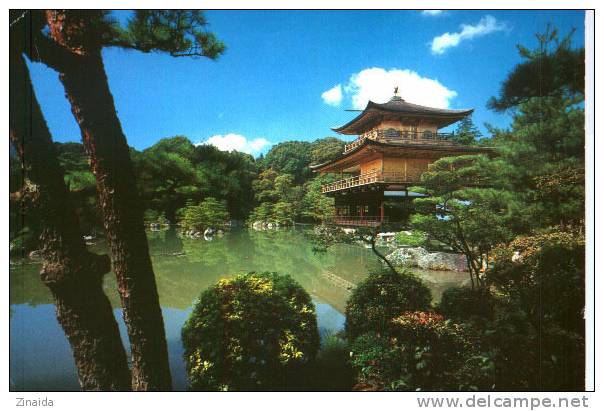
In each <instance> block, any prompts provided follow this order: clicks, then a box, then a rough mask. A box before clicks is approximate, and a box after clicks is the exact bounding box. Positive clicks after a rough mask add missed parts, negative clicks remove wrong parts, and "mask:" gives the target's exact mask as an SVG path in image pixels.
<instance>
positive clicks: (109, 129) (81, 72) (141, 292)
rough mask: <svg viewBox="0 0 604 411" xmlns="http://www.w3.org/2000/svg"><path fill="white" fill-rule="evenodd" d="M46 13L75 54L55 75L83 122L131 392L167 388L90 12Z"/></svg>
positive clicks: (121, 145) (156, 316)
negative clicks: (123, 329)
mask: <svg viewBox="0 0 604 411" xmlns="http://www.w3.org/2000/svg"><path fill="white" fill-rule="evenodd" d="M70 13H72V12H71V11H67V12H62V11H47V14H46V16H47V21H48V25H49V28H50V36H51V37H52V39H53V40H54V41H55V42H56V43H58V44H59V45H60V46H62V47H64V48H66V49H69V50H70V51H72V52H73V53H74V54H78V55H80V56H81V57H80V58H79V63H78V64H75V65H73V66H69V67H67V68H65V69H64V70H62V72H61V73H60V80H61V82H62V83H63V86H64V88H65V93H66V95H67V98H68V100H69V102H70V103H71V110H72V113H73V115H74V117H75V119H76V121H77V122H78V124H79V126H80V130H81V133H82V139H83V142H84V146H85V148H86V151H87V153H88V155H89V156H90V160H91V167H92V171H93V173H94V175H95V178H96V182H97V190H98V193H99V203H100V206H101V210H102V213H103V219H104V225H105V231H106V234H107V239H108V242H109V246H110V248H111V253H112V262H113V270H114V272H115V274H116V277H117V282H118V287H119V292H120V296H121V302H122V306H123V308H124V320H125V323H126V326H127V329H128V336H129V338H130V347H131V352H132V379H133V381H132V386H133V389H134V390H140V391H147V390H170V389H171V386H172V383H171V376H170V368H169V364H168V349H167V344H166V336H165V331H164V322H163V318H162V312H161V307H160V304H159V295H158V293H157V286H156V283H155V276H154V273H153V268H152V266H151V258H150V256H149V249H148V245H147V237H146V235H145V230H144V224H143V214H142V210H141V208H140V204H141V203H140V200H139V196H138V193H137V190H136V184H135V178H134V172H133V169H132V163H131V161H130V153H129V147H128V144H127V143H126V138H125V136H124V133H123V132H122V128H121V124H120V122H119V119H118V117H117V114H116V111H115V105H114V102H113V96H112V95H111V92H110V90H109V84H108V82H107V76H106V74H105V68H104V66H103V61H102V57H101V49H100V46H98V45H97V44H95V42H98V41H100V39H99V37H98V36H97V35H96V34H95V33H94V29H93V28H92V24H91V14H92V12H89V13H78V12H73V13H74V14H73V15H71V14H70Z"/></svg>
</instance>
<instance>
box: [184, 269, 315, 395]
mask: <svg viewBox="0 0 604 411" xmlns="http://www.w3.org/2000/svg"><path fill="white" fill-rule="evenodd" d="M182 340H183V345H184V348H185V353H184V357H185V362H186V366H187V372H188V375H189V379H190V384H191V385H190V388H191V389H192V390H202V391H206V390H225V391H226V390H229V391H231V390H243V391H251V390H282V389H287V388H292V387H291V386H290V387H288V384H291V382H292V378H291V377H292V376H295V374H297V373H298V371H300V369H302V368H304V367H305V366H306V364H308V363H309V362H310V361H312V360H313V359H314V357H315V356H316V354H317V351H318V349H319V344H320V341H319V332H318V328H317V319H316V314H315V309H314V305H313V303H312V300H311V298H310V296H309V295H308V293H307V292H306V291H304V289H303V288H302V287H300V285H298V283H296V282H295V281H294V280H293V279H292V278H291V277H289V276H280V275H278V274H276V273H268V272H265V273H249V274H243V275H238V276H236V277H234V278H232V279H224V280H220V281H219V282H218V283H217V284H216V285H215V286H213V287H211V288H209V289H208V290H206V291H204V292H203V293H202V294H201V296H200V298H199V301H198V302H197V303H196V304H195V307H194V308H193V312H192V313H191V316H190V317H189V319H188V320H187V322H186V323H185V325H184V327H183V330H182Z"/></svg>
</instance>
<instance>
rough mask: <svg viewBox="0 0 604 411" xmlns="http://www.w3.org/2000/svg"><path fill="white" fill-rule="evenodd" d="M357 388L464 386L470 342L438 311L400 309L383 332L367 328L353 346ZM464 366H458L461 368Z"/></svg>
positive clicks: (471, 349)
mask: <svg viewBox="0 0 604 411" xmlns="http://www.w3.org/2000/svg"><path fill="white" fill-rule="evenodd" d="M352 353H353V356H352V363H353V365H354V367H355V368H356V369H357V370H358V372H359V376H358V381H359V384H360V385H361V387H357V388H362V389H366V390H367V389H371V390H388V391H390V390H392V391H439V390H459V389H463V388H469V387H470V386H471V384H472V381H468V380H467V379H466V377H467V376H468V375H467V371H468V368H469V367H472V363H471V362H470V360H471V358H472V357H473V355H474V354H475V344H473V341H472V339H471V338H470V336H469V335H468V334H467V332H466V331H465V330H464V329H463V328H462V327H461V326H460V325H458V324H454V323H451V322H449V321H445V320H444V318H443V317H442V316H440V315H438V314H434V313H428V312H421V311H416V312H411V311H409V312H404V313H403V314H402V315H400V316H398V317H396V318H394V319H393V320H392V321H391V323H390V325H389V327H388V330H387V333H385V334H382V335H378V334H375V333H367V334H363V335H361V336H360V337H358V338H357V339H356V340H355V342H354V344H353V346H352ZM460 371H463V372H460Z"/></svg>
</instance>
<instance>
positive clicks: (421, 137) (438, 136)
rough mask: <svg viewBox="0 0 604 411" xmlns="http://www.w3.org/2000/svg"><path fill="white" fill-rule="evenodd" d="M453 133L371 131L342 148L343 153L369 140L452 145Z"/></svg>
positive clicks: (392, 130) (393, 130)
mask: <svg viewBox="0 0 604 411" xmlns="http://www.w3.org/2000/svg"><path fill="white" fill-rule="evenodd" d="M452 136H453V133H434V132H432V131H430V130H425V131H405V130H396V129H393V128H391V129H386V130H371V131H368V132H367V133H365V134H362V135H360V136H359V137H358V138H357V139H356V140H354V141H352V142H351V143H349V144H346V145H345V146H344V153H347V152H349V151H350V150H352V149H354V148H356V147H358V146H360V145H361V144H363V141H365V140H367V139H370V140H375V141H381V142H385V143H410V144H413V143H422V144H426V143H427V144H430V143H435V142H441V143H442V142H446V143H449V144H453V142H452V140H451V137H452Z"/></svg>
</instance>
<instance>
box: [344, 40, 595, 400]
mask: <svg viewBox="0 0 604 411" xmlns="http://www.w3.org/2000/svg"><path fill="white" fill-rule="evenodd" d="M537 38H538V41H539V46H538V48H537V49H536V50H534V51H530V50H528V49H527V48H525V47H522V46H519V50H520V54H521V56H522V57H523V58H524V59H525V61H524V62H522V63H521V64H519V65H518V66H516V67H515V68H514V69H513V70H512V71H511V73H510V75H509V76H508V78H507V79H506V80H505V81H504V82H503V84H502V90H501V94H500V96H499V98H497V99H495V98H493V99H492V100H491V102H490V106H491V107H492V108H494V109H496V110H510V111H511V113H512V118H513V121H512V124H511V126H510V128H509V129H506V130H499V129H494V128H490V132H491V133H492V134H493V136H492V138H490V139H488V141H487V139H482V140H481V141H480V144H482V145H489V146H491V147H493V149H494V150H493V152H492V155H491V157H490V158H488V157H485V156H462V157H455V158H443V159H440V160H438V161H436V162H435V163H433V164H432V165H431V166H430V167H429V170H428V172H426V173H424V174H423V176H422V186H423V187H421V188H418V190H417V191H421V192H423V193H425V194H427V197H425V198H420V199H417V200H415V202H414V203H415V210H416V212H415V214H414V215H413V216H412V217H411V224H412V227H414V228H415V229H418V230H422V231H424V232H426V233H427V235H428V240H429V241H434V240H437V241H439V242H441V243H444V244H446V245H448V246H450V247H451V248H453V249H454V250H455V251H458V252H461V253H464V254H465V255H466V259H467V261H468V265H469V267H470V269H471V272H472V280H473V285H474V287H472V288H470V287H464V288H454V289H449V290H446V291H445V292H444V293H443V296H442V300H441V302H440V304H439V306H438V310H439V311H440V313H441V314H442V315H443V317H444V318H445V319H446V321H442V319H440V318H439V319H430V320H427V321H426V323H431V324H433V325H436V324H439V326H442V327H447V326H446V325H445V324H448V326H452V327H453V328H454V329H455V330H461V331H462V332H461V334H463V335H466V336H471V338H469V339H466V338H462V341H465V342H468V343H469V344H468V345H466V346H464V347H465V349H466V350H467V351H466V354H464V355H461V353H460V351H456V353H455V355H452V356H450V357H445V358H444V359H441V361H440V362H438V363H436V362H434V363H432V362H429V363H427V364H423V363H421V362H418V361H420V360H419V359H421V358H422V355H423V354H422V352H423V351H422V350H423V347H425V346H430V347H431V348H430V353H431V355H434V354H435V351H434V348H432V344H431V343H430V344H428V343H426V341H427V339H420V338H419V336H420V335H421V336H423V337H426V336H429V335H432V334H431V333H433V330H431V328H430V327H431V326H426V324H424V323H421V322H419V323H417V322H416V323H414V322H413V321H408V322H407V323H406V325H407V328H406V329H405V332H404V334H403V335H398V336H397V335H396V331H395V329H396V326H395V325H394V323H395V322H396V320H395V321H394V322H392V321H391V322H390V323H389V325H390V327H388V328H387V329H388V330H390V331H389V332H391V333H392V334H389V335H388V336H385V335H384V331H383V328H377V327H374V328H373V330H371V331H372V332H373V334H372V333H368V334H364V335H362V336H361V337H359V338H357V339H356V341H355V342H354V343H353V348H352V349H353V351H354V352H355V354H354V355H353V359H352V361H353V364H354V365H355V368H356V369H357V371H358V381H359V382H360V383H361V386H360V387H359V386H358V387H357V388H358V389H380V390H384V389H411V390H415V389H425V387H426V386H427V385H426V384H431V383H435V385H432V386H431V389H479V390H504V391H508V390H509V391H513V390H538V391H542V390H552V391H561V390H567V391H573V390H583V389H584V384H585V380H584V378H585V375H584V362H585V342H584V327H585V323H584V318H583V311H584V298H585V261H584V259H585V241H584V236H583V233H584V227H583V225H584V204H585V186H584V175H585V171H584V159H585V155H584V143H585V133H584V108H583V104H582V103H583V96H584V92H583V72H584V65H583V54H584V50H583V49H576V50H575V49H571V48H570V36H569V37H567V38H564V39H563V40H561V41H559V40H558V36H557V32H556V30H551V29H549V28H548V30H547V31H546V33H545V34H543V35H538V36H537ZM462 127H464V128H466V129H468V130H471V129H472V126H471V125H470V122H469V121H466V124H460V129H461V128H462ZM465 143H469V144H470V143H472V141H471V139H468V140H467V141H465ZM414 191H415V189H414ZM399 236H402V235H399ZM403 238H404V237H403ZM476 285H478V286H479V287H476ZM399 314H400V315H405V313H404V312H403V311H402V310H401V311H400V312H399ZM422 315H428V314H422ZM394 318H396V316H394ZM451 321H455V322H456V323H458V324H459V325H454V324H453V323H451ZM426 328H427V329H430V331H429V332H428V331H427V330H426ZM420 330H421V331H420ZM378 332H379V333H380V334H376V333H378ZM455 335H458V334H457V333H455ZM455 344H456V343H455V341H452V342H450V345H451V346H452V347H455ZM409 353H416V354H417V356H414V357H411V356H407V355H409ZM433 358H434V357H429V359H430V360H432V359H433ZM447 359H455V361H453V362H450V363H448V365H447V366H445V368H443V369H440V370H439V367H440V366H441V365H442V364H445V363H447ZM414 361H416V363H415V364H416V368H415V369H413V367H412V366H413V364H414ZM420 364H421V365H420ZM418 365H419V368H417V366H418ZM424 368H425V369H426V370H429V372H430V376H431V377H437V376H438V375H439V373H440V372H442V374H440V375H446V376H447V378H446V382H445V383H444V384H436V382H437V381H438V378H433V379H430V380H429V381H427V382H426V381H425V380H423V379H422V378H421V377H422V375H421V370H423V369H424ZM416 371H417V374H416ZM456 384H458V385H457V387H456V386H455V385H456Z"/></svg>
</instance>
